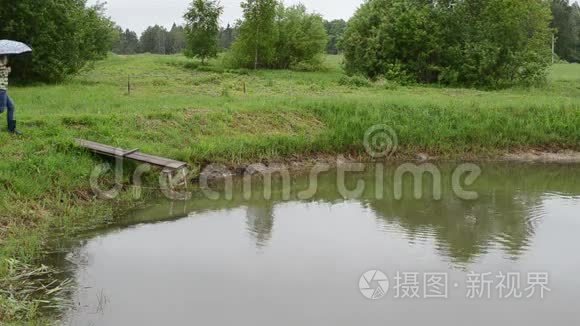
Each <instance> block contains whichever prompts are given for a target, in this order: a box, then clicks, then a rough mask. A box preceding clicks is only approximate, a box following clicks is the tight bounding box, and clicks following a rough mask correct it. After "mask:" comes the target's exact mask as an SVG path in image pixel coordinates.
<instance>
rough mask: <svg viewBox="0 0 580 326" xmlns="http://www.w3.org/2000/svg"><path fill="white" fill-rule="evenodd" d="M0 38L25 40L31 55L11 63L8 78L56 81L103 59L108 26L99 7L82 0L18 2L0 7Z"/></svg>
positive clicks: (109, 37) (109, 31) (108, 41)
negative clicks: (10, 73) (11, 69)
mask: <svg viewBox="0 0 580 326" xmlns="http://www.w3.org/2000/svg"><path fill="white" fill-rule="evenodd" d="M0 36H1V38H2V39H13V40H19V41H22V42H25V43H27V44H29V45H30V46H31V47H32V48H33V49H34V52H33V53H32V55H31V56H30V57H29V56H24V57H17V58H15V60H14V61H12V63H11V64H12V65H13V66H14V67H15V69H13V74H12V77H15V78H18V79H23V80H41V81H60V80H63V79H64V78H65V77H66V76H68V75H71V74H75V73H77V72H79V71H80V70H81V69H83V68H85V67H86V66H87V65H88V64H89V63H90V62H92V61H94V60H98V59H102V58H104V57H106V55H107V53H108V52H109V51H110V49H111V46H112V44H113V41H114V38H115V33H114V24H113V22H111V21H110V20H109V19H108V18H107V17H105V15H104V8H103V6H102V5H96V6H87V5H86V1H85V0H43V1H37V0H18V1H6V2H3V3H2V5H0Z"/></svg>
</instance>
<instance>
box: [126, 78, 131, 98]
mask: <svg viewBox="0 0 580 326" xmlns="http://www.w3.org/2000/svg"><path fill="white" fill-rule="evenodd" d="M127 95H131V75H127Z"/></svg>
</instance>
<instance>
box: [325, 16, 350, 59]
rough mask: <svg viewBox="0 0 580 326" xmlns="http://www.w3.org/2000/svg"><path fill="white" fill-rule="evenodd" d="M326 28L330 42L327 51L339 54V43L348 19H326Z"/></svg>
mask: <svg viewBox="0 0 580 326" xmlns="http://www.w3.org/2000/svg"><path fill="white" fill-rule="evenodd" d="M324 28H325V29H326V33H327V34H328V44H327V46H326V53H328V54H338V53H339V52H340V50H339V43H340V41H341V40H342V36H343V35H344V31H345V30H346V21H344V20H343V19H336V20H332V21H325V22H324Z"/></svg>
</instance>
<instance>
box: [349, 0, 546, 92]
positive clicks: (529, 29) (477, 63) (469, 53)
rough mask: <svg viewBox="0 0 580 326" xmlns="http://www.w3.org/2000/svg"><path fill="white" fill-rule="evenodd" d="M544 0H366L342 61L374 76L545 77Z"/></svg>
mask: <svg viewBox="0 0 580 326" xmlns="http://www.w3.org/2000/svg"><path fill="white" fill-rule="evenodd" d="M550 19H551V15H550V8H549V4H548V3H547V2H545V1H543V0H510V1H509V2H508V1H505V0H487V1H480V0H462V1H458V0H446V1H441V0H370V1H368V2H366V3H365V4H363V5H362V6H361V7H360V9H359V10H358V11H357V12H356V14H355V15H354V17H353V18H352V19H351V21H349V24H348V27H347V30H346V32H345V36H344V41H343V42H342V45H343V48H344V54H345V61H346V69H347V71H348V72H349V73H351V74H364V75H367V76H369V77H371V78H376V77H386V78H389V79H399V80H402V81H415V82H422V83H433V82H440V83H444V84H451V85H463V86H481V87H505V86H509V85H514V84H531V83H536V82H539V81H543V80H545V77H546V73H547V68H548V66H549V64H550V42H551V31H550V28H549V22H550Z"/></svg>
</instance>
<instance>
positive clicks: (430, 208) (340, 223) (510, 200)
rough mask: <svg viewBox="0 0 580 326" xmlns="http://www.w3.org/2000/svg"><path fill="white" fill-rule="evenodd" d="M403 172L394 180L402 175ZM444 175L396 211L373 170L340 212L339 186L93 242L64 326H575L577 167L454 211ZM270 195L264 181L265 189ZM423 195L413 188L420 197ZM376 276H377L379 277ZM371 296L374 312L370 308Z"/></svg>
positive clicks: (493, 171) (169, 209)
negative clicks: (436, 187) (379, 192)
mask: <svg viewBox="0 0 580 326" xmlns="http://www.w3.org/2000/svg"><path fill="white" fill-rule="evenodd" d="M393 169H394V167H388V168H386V171H384V172H385V174H384V175H387V176H390V175H393ZM453 169H454V166H453V164H446V165H444V166H442V167H441V171H442V180H443V181H442V183H443V194H442V198H441V199H440V200H437V199H435V198H433V197H434V196H433V192H432V191H430V189H432V183H431V182H428V178H427V179H426V180H427V181H426V182H425V184H424V185H423V188H424V196H423V198H421V199H415V198H414V196H413V191H412V189H410V187H411V186H412V183H410V182H407V180H405V182H404V187H403V189H404V192H403V194H404V195H403V196H402V198H401V199H396V198H394V196H393V195H392V193H393V192H392V191H391V190H392V188H390V189H389V183H388V180H389V178H388V177H387V178H386V180H387V181H386V184H387V187H385V191H384V193H385V194H386V195H385V196H384V198H380V199H377V196H376V195H375V194H376V187H377V182H376V180H375V179H376V175H377V174H376V169H375V168H374V167H371V168H369V169H368V170H367V172H362V173H356V174H349V175H348V177H347V180H346V184H347V185H349V187H351V188H352V187H354V185H356V182H357V181H360V180H363V181H365V183H366V185H367V186H368V188H369V189H367V190H366V191H365V192H364V193H363V194H362V195H361V196H358V198H353V199H344V198H343V197H342V196H341V195H340V192H339V191H338V190H337V188H338V187H337V175H336V174H335V173H332V172H330V173H326V174H324V175H322V176H321V177H320V178H319V183H318V191H317V192H316V194H315V195H314V196H313V197H312V198H310V199H301V200H299V199H297V196H296V191H295V190H296V189H298V190H304V189H306V188H307V187H308V182H309V181H308V179H307V177H306V176H304V177H293V178H292V187H291V188H292V195H291V198H290V199H287V200H282V199H281V198H280V197H282V196H281V193H282V191H281V189H282V188H283V184H282V183H283V182H282V181H281V180H279V181H278V182H274V185H273V187H274V191H273V196H272V198H271V199H268V200H266V199H264V196H263V193H261V191H260V190H259V189H260V187H252V189H255V191H254V194H253V196H252V198H250V199H244V198H243V196H241V190H240V189H239V187H238V186H239V185H238V184H237V183H236V186H235V187H234V196H233V198H232V199H231V200H226V199H220V200H210V199H206V198H204V197H203V196H202V194H201V193H196V194H195V195H194V198H193V199H192V200H190V201H187V202H160V203H157V204H155V205H153V206H152V207H150V208H148V209H144V210H138V211H135V212H133V213H131V214H130V215H129V216H126V217H123V218H120V219H119V221H118V223H115V224H114V225H111V226H110V227H107V228H104V229H102V230H98V231H95V232H93V233H92V234H87V235H86V237H85V240H82V241H81V242H80V243H78V244H76V245H75V246H74V247H73V248H72V249H71V250H70V252H69V253H68V255H67V257H66V266H67V267H68V268H69V269H70V273H71V275H72V277H73V278H74V279H75V280H76V284H77V290H76V291H75V292H74V294H73V300H74V302H75V308H74V309H71V310H70V311H69V312H68V313H67V314H66V318H65V319H64V324H66V325H94V326H100V325H369V324H387V323H394V324H395V325H425V324H433V325H455V324H460V323H463V324H468V325H493V324H497V325H505V324H508V323H509V324H511V325H528V326H529V325H546V324H557V325H573V324H578V323H579V322H580V312H579V311H578V302H577V299H578V291H579V290H580V258H579V257H580V256H579V253H578V250H579V249H580V237H579V236H578V235H579V234H580V182H579V180H580V179H579V178H580V166H578V165H531V164H529V165H528V164H507V163H502V164H499V163H497V164H484V165H482V166H481V169H482V173H481V176H480V177H479V178H478V179H477V180H476V181H475V183H474V184H473V185H471V186H469V187H466V188H469V190H471V191H475V192H477V194H478V198H477V199H475V200H462V199H459V198H458V197H457V196H456V195H455V194H454V193H453V191H451V185H450V184H449V182H448V181H447V180H450V178H451V173H452V171H453ZM257 183H259V181H257ZM411 188H412V187H411ZM376 271H378V272H376ZM369 297H371V298H369Z"/></svg>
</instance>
